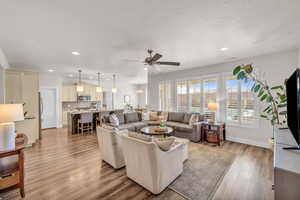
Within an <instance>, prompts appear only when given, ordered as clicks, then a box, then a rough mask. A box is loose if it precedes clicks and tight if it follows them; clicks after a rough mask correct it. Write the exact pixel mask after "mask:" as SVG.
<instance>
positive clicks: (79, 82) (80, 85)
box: [76, 70, 83, 92]
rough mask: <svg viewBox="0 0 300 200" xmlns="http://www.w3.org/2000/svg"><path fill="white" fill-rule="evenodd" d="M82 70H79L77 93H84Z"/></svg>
mask: <svg viewBox="0 0 300 200" xmlns="http://www.w3.org/2000/svg"><path fill="white" fill-rule="evenodd" d="M81 72H82V71H81V70H78V73H79V76H78V83H77V87H76V91H77V92H83V85H82V83H81Z"/></svg>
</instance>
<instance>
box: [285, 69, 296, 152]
mask: <svg viewBox="0 0 300 200" xmlns="http://www.w3.org/2000/svg"><path fill="white" fill-rule="evenodd" d="M299 84H300V70H299V68H298V69H296V71H295V72H294V73H293V74H292V75H291V76H290V77H289V79H288V80H287V82H286V96H287V124H288V127H289V129H290V131H291V132H292V134H293V136H294V138H295V140H296V142H297V144H298V147H294V148H293V147H291V148H285V149H299V143H300V130H299V128H300V126H299V123H300V88H299V87H300V86H299Z"/></svg>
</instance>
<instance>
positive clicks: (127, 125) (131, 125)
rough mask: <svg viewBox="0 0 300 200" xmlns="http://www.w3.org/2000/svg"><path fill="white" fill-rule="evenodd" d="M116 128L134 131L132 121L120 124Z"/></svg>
mask: <svg viewBox="0 0 300 200" xmlns="http://www.w3.org/2000/svg"><path fill="white" fill-rule="evenodd" d="M118 129H119V130H123V129H128V130H130V131H135V126H134V125H133V123H128V124H121V125H119V126H118Z"/></svg>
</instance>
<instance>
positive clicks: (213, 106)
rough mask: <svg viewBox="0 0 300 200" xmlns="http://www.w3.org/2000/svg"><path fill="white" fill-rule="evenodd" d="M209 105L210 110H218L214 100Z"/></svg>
mask: <svg viewBox="0 0 300 200" xmlns="http://www.w3.org/2000/svg"><path fill="white" fill-rule="evenodd" d="M207 107H208V110H210V111H216V110H217V104H216V103H213V102H211V103H208V106H207Z"/></svg>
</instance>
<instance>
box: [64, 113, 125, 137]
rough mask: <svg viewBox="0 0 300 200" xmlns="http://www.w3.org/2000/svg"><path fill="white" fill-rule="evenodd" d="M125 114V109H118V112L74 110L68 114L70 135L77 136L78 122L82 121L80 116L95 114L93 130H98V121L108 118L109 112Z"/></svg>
mask: <svg viewBox="0 0 300 200" xmlns="http://www.w3.org/2000/svg"><path fill="white" fill-rule="evenodd" d="M111 111H114V112H124V110H123V109H116V110H96V109H90V110H74V111H69V112H68V113H67V118H68V133H71V134H77V133H78V130H77V124H78V120H79V119H80V114H82V113H93V130H96V126H97V121H98V119H101V117H103V116H108V115H109V112H111Z"/></svg>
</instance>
